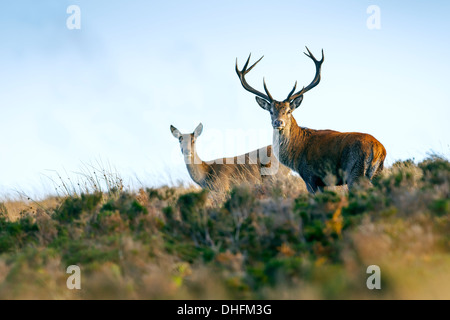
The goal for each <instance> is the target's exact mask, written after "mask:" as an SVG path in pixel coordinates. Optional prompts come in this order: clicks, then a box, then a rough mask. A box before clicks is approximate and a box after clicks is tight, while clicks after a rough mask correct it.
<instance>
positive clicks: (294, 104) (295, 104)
mask: <svg viewBox="0 0 450 320" xmlns="http://www.w3.org/2000/svg"><path fill="white" fill-rule="evenodd" d="M302 101H303V95H301V96H300V97H298V98H295V99H294V101H292V102H291V110H292V111H294V110H295V109H297V108H298V107H300V105H301V104H302Z"/></svg>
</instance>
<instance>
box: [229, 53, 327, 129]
mask: <svg viewBox="0 0 450 320" xmlns="http://www.w3.org/2000/svg"><path fill="white" fill-rule="evenodd" d="M306 50H307V51H308V53H306V52H305V55H306V56H308V57H309V58H311V59H312V60H313V61H314V64H315V65H316V75H315V77H314V79H313V81H312V82H311V83H310V84H309V85H308V86H307V87H303V88H302V89H301V90H300V91H298V92H295V89H296V88H297V82H295V85H294V88H293V89H292V90H291V92H290V93H289V94H288V96H287V98H286V99H284V100H283V101H277V100H274V99H273V98H272V95H271V94H270V92H269V90H268V89H267V85H266V81H265V80H263V84H264V91H265V94H264V93H262V92H260V91H258V90H256V89H254V88H252V87H251V86H250V85H249V84H248V83H247V81H246V80H245V75H246V74H247V73H249V72H250V70H252V68H253V67H254V66H255V65H256V64H257V63H258V62H259V61H261V59H262V58H263V57H264V56H263V57H261V58H260V59H259V60H258V61H256V62H255V63H254V64H253V65H252V66H251V67H250V68H248V64H249V62H250V57H251V54H250V55H249V56H248V59H247V62H246V63H245V65H244V67H243V68H242V70H239V68H238V64H237V59H236V73H237V74H238V76H239V79H240V80H241V84H242V86H243V87H244V89H245V90H247V91H249V92H251V93H253V94H255V95H256V101H257V102H258V104H259V106H260V107H261V108H263V109H264V110H267V111H269V112H270V116H271V119H272V127H273V128H274V129H276V130H279V131H281V130H284V129H285V128H289V127H290V124H291V122H292V112H293V111H294V110H295V109H296V108H298V107H299V106H300V104H301V103H302V100H303V95H304V94H305V93H306V92H307V91H309V90H311V89H312V88H314V87H315V86H317V85H318V84H319V82H320V70H321V67H322V63H323V61H324V55H323V50H322V59H321V60H320V61H319V60H316V58H315V57H314V55H313V54H312V53H311V51H309V49H308V47H306Z"/></svg>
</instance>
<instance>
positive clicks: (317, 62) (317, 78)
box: [285, 47, 325, 101]
mask: <svg viewBox="0 0 450 320" xmlns="http://www.w3.org/2000/svg"><path fill="white" fill-rule="evenodd" d="M306 50H307V51H308V53H306V52H304V54H305V55H306V56H307V57H309V58H311V60H312V61H313V62H314V64H315V65H316V75H315V76H314V79H313V80H312V81H311V83H310V84H309V85H308V86H306V87H303V88H302V90H300V91H299V92H297V93H296V94H294V95H292V92H293V91H294V90H295V89H294V90H293V91H291V93H289V95H288V97H287V98H286V100H285V101H292V100H294V99H296V98H298V97H300V96H301V95H303V94H305V93H306V92H308V91H309V90H311V89H312V88H314V87H315V86H317V85H318V84H319V82H320V71H321V68H322V63H323V61H324V60H325V56H324V54H323V49H322V59H321V60H317V59H316V58H315V57H314V55H313V54H312V52H311V51H309V49H308V47H306ZM294 88H295V87H294Z"/></svg>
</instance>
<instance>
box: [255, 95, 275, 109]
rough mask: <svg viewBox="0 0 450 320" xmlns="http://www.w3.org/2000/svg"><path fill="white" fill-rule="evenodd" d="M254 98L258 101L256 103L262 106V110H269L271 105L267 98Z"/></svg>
mask: <svg viewBox="0 0 450 320" xmlns="http://www.w3.org/2000/svg"><path fill="white" fill-rule="evenodd" d="M255 98H256V102H258V104H259V106H260V107H261V108H263V109H264V110H267V111H270V108H271V106H270V103H269V102H268V101H267V100H265V99H262V98H260V97H255Z"/></svg>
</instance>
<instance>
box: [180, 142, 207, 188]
mask: <svg viewBox="0 0 450 320" xmlns="http://www.w3.org/2000/svg"><path fill="white" fill-rule="evenodd" d="M184 162H185V163H186V167H187V170H188V172H189V175H190V176H191V178H192V180H194V181H195V182H196V183H197V184H198V185H200V186H202V187H203V186H204V184H205V180H206V177H207V172H208V164H206V163H205V162H204V161H202V159H200V157H199V156H198V154H197V150H196V149H195V146H193V147H192V153H191V155H190V156H185V157H184Z"/></svg>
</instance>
